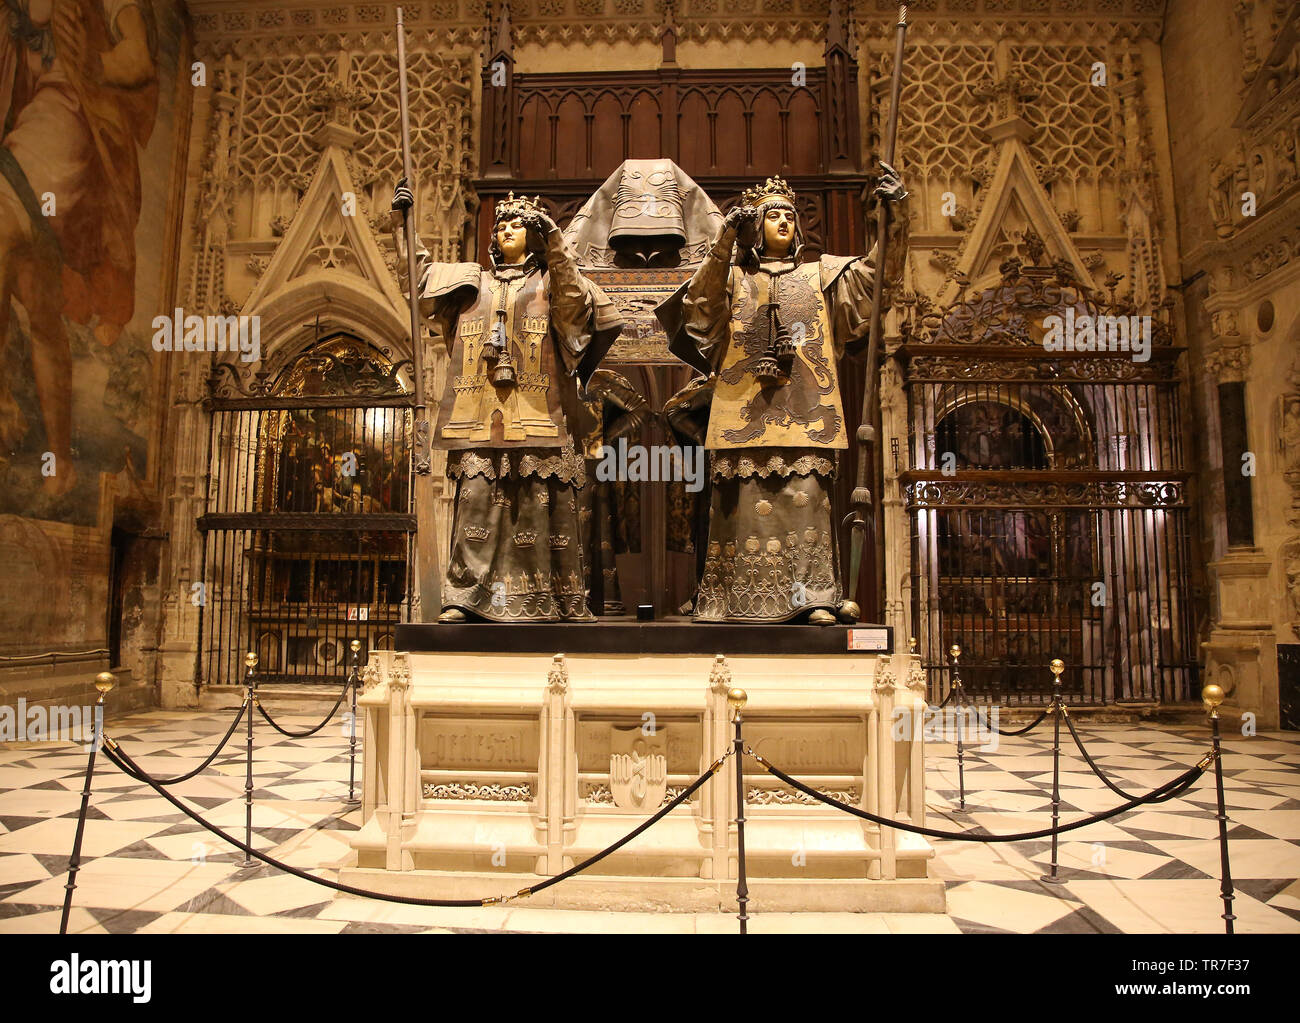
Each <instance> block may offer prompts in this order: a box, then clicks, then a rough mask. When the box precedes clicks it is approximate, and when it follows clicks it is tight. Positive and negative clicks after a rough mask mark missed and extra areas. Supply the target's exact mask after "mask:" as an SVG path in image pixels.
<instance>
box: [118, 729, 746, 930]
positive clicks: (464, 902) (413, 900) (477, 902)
mask: <svg viewBox="0 0 1300 1023" xmlns="http://www.w3.org/2000/svg"><path fill="white" fill-rule="evenodd" d="M102 748H103V750H104V756H105V757H107V758H108V759H109V761H111V762H112V763H113V764H114V765H115V766H116V767H117V768H118V769H119V770H120V771H122V773H123V774H125V775H127V776H128V777H131V778H137V779H138V780H140V781H143V782H144V783H145V784H146V785H148V786H149V787H150V788H152V789H153V790H154V791H155V792H157V793H158V795H160V796H162V797H163V798H164V799H166V800H167V801H168V802H169V803H171V804H172V806H174V807H176V809H178V810H180V811H181V813H183V814H185V816H187V817H189V818H190V820H192V821H194V822H195V823H196V824H198V825H199V826H201V827H203V828H205V829H207V830H208V831H210V832H212V834H214V835H216V836H217V837H218V838H220V839H222V840H223V841H225V842H227V843H229V844H230V845H233V846H234V847H235V848H236V849H238V850H239V851H240V852H242V853H243V854H244V855H245V856H249V857H252V858H254V859H258V860H261V861H262V862H263V863H265V864H266V865H267V866H270V867H274V868H276V869H277V870H283V871H284V872H285V873H286V874H292V875H293V876H294V877H298V878H301V879H302V880H304V881H310V882H312V883H313V884H317V885H320V886H321V887H324V888H330V889H332V890H334V891H336V892H342V893H344V894H345V895H356V896H359V897H361V898H366V899H378V900H380V901H382V902H396V903H400V904H402V905H405V906H434V907H438V908H443V909H457V908H467V907H471V906H493V905H500V904H503V903H506V902H511V901H513V900H515V899H522V898H527V897H528V896H529V895H535V894H536V893H537V892H540V891H542V890H544V889H546V888H549V887H551V885H554V884H558V883H559V882H561V881H563V880H565V879H567V878H570V877H572V876H573V875H574V874H577V873H579V872H580V871H583V870H586V869H587V868H588V867H590V866H593V865H594V864H596V863H599V862H600V861H601V860H603V859H604V858H605V857H606V856H608V855H610V854H611V853H613V852H617V851H618V850H619V849H621V848H622V847H623V846H625V845H627V843H628V842H630V841H632V839H634V838H636V837H637V836H638V835H640V834H641V833H642V832H643V831H645V830H646V829H647V828H649V827H650V826H651V825H653V824H656V823H658V822H659V821H661V820H663V818H664V817H665V816H666V815H667V814H668V813H669V812H671V811H672V810H675V809H676V808H677V807H678V806H680V805H681V804H682V803H684V802H685V801H686V800H687V799H689V798H690V797H691V796H692V795H694V794H695V793H696V792H697V791H698V790H699V788H700V786H702V785H703V784H704V783H705V782H706V781H708V780H709V779H710V778H711V777H713V775H715V774H717V773H718V771H719V770H721V769H722V765H723V764H724V763H726V760H727V757H729V756H731V752H732V751H730V750H729V751H728V752H727V753H725V754H723V755H722V756H720V757H719V758H718V759H717V760H715V761H714V762H713V763H712V764H711V765H710V766H709V769H708V770H707V771H705V772H704V773H703V774H702V775H700V776H699V777H698V778H696V779H695V781H694V782H693V783H691V784H690V785H688V786H687V787H686V789H685V790H683V791H682V792H681V794H679V795H678V796H676V797H675V798H674V799H673V800H672V801H671V802H669V803H668V804H667V805H665V806H664V807H662V808H661V809H660V810H659V812H658V813H656V814H655V815H654V816H653V817H650V818H649V819H648V820H646V821H644V822H643V823H642V824H641V825H639V826H638V827H637V828H635V829H633V830H632V831H630V832H628V833H627V834H626V835H624V836H623V837H622V838H620V839H619V840H618V841H617V842H615V843H614V844H613V845H610V846H607V847H606V848H604V849H602V850H601V851H600V852H598V853H596V854H595V855H593V856H589V857H587V859H585V860H583V861H582V862H581V863H578V864H575V865H574V866H572V867H570V868H569V869H568V870H565V871H563V872H562V873H559V874H556V875H555V876H554V877H549V878H547V879H546V880H544V881H542V882H540V883H539V884H536V885H532V886H531V887H528V888H521V889H520V890H519V891H518V892H516V893H514V894H513V895H494V896H488V897H487V898H482V899H423V898H419V897H416V896H408V895H389V894H387V893H386V892H376V891H371V890H369V889H366V888H356V887H354V886H352V885H348V884H343V883H342V882H339V881H330V880H329V879H328V878H323V877H317V876H316V875H315V874H309V873H307V872H306V871H305V870H302V869H300V868H298V867H294V866H291V865H290V864H288V863H285V862H284V861H283V860H278V859H276V858H275V857H273V856H268V855H266V853H263V852H258V850H256V849H254V848H253V847H252V846H250V845H247V844H245V843H244V842H241V841H239V840H238V839H237V838H235V837H234V836H232V835H230V834H228V833H227V832H225V831H223V830H222V829H221V828H219V827H217V826H216V825H215V824H211V823H209V822H208V821H206V820H204V818H203V817H202V816H201V815H200V814H198V813H197V812H195V811H194V810H191V809H190V808H189V807H188V806H186V805H185V804H184V803H182V802H181V801H180V800H179V799H177V798H176V797H175V796H173V795H172V794H171V793H170V792H168V791H166V790H165V789H164V788H163V787H162V786H161V785H158V784H156V783H155V782H154V781H153V779H151V778H149V777H148V776H147V775H146V774H145V773H144V772H143V771H142V770H141V768H140V766H139V765H138V764H137V763H135V761H134V760H132V759H131V758H130V756H128V755H127V753H126V752H125V751H124V750H123V749H122V748H121V747H120V746H119V745H118V744H117V743H116V742H114V741H113V740H112V739H110V738H108V737H107V736H104V737H103V747H102Z"/></svg>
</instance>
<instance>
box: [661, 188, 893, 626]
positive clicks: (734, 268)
mask: <svg viewBox="0 0 1300 1023" xmlns="http://www.w3.org/2000/svg"><path fill="white" fill-rule="evenodd" d="M876 195H877V196H879V197H880V198H881V199H882V200H884V201H889V202H894V201H897V200H900V199H902V198H903V197H904V196H905V195H906V193H905V192H904V191H903V188H902V185H901V183H900V182H899V180H898V177H897V175H896V174H895V173H894V171H893V170H892V169H891V168H889V167H888V166H886V167H885V169H884V174H883V175H882V177H881V181H880V184H879V185H878V187H877V188H876ZM733 247H734V249H735V260H734V263H733V258H732V256H733V251H732V250H733ZM802 247H803V236H802V232H801V230H800V225H799V217H798V213H797V207H796V199H795V194H794V192H793V190H792V189H791V188H790V186H789V185H788V184H786V182H785V181H783V180H782V179H781V178H768V179H767V181H766V182H764V183H763V184H762V185H759V186H756V187H754V188H750V189H749V190H747V191H746V192H745V193H744V195H743V196H742V199H741V202H740V204H738V205H737V206H736V207H734V208H733V209H732V210H731V211H730V212H729V213H728V214H727V215H726V217H725V219H724V221H723V224H722V228H721V230H720V231H719V232H718V235H717V238H716V239H715V241H714V244H713V246H712V248H711V249H710V250H709V252H708V254H707V255H706V256H705V258H704V261H703V262H702V263H701V264H700V267H699V269H698V270H697V271H696V272H695V275H694V276H693V277H692V278H691V280H690V281H689V282H687V283H686V284H685V285H684V286H683V287H682V288H681V289H680V290H679V291H678V292H677V293H676V294H675V295H674V296H673V297H672V298H671V299H669V300H668V301H666V302H664V303H663V304H662V305H660V306H659V308H658V309H656V311H655V312H656V315H657V316H658V317H659V320H660V322H661V323H662V324H663V326H664V328H665V330H666V331H667V332H668V336H669V349H670V351H672V353H673V354H674V355H676V356H677V357H678V358H680V359H682V360H683V361H684V362H687V363H688V364H690V365H692V366H694V367H695V368H697V369H698V370H700V371H701V372H702V373H705V374H707V375H708V376H709V379H710V381H711V383H712V385H713V394H712V403H711V407H710V409H709V413H708V428H707V433H706V436H705V441H704V444H705V448H706V449H707V450H708V452H709V455H710V480H711V483H712V495H711V499H710V512H709V527H708V542H707V548H706V551H705V557H704V566H703V570H702V572H701V575H700V581H699V590H698V593H697V597H696V607H695V617H696V619H697V620H700V621H714V622H788V621H794V620H797V619H802V618H804V617H805V616H806V619H807V621H809V622H811V623H813V624H818V625H830V624H833V623H834V622H835V620H836V616H837V615H839V616H840V618H841V619H843V620H846V621H852V620H855V619H856V605H853V604H852V602H851V601H846V600H844V594H843V590H842V584H841V582H840V578H839V554H838V543H837V538H836V530H835V524H834V521H833V517H832V514H831V490H832V485H833V483H834V480H835V478H836V472H837V468H838V461H839V454H840V452H841V451H843V450H845V449H847V447H848V438H849V428H848V427H847V426H846V424H845V418H844V405H843V401H842V399H841V390H840V382H839V375H838V370H837V362H838V360H839V359H840V357H841V356H842V355H843V354H844V352H845V351H846V349H847V350H850V351H851V350H854V349H855V348H856V347H858V346H859V345H861V344H863V343H865V341H866V339H867V334H868V330H869V326H870V312H871V285H872V278H873V275H874V273H875V272H876V268H875V266H874V262H873V258H872V256H871V255H868V256H865V257H864V256H825V255H824V256H822V257H820V259H817V260H810V261H808V262H800V252H801V249H802ZM904 251H905V249H904V246H903V245H896V246H894V247H893V248H892V249H891V251H890V257H891V260H890V262H891V268H892V267H893V265H894V260H895V259H898V260H899V265H901V259H902V256H903V253H904Z"/></svg>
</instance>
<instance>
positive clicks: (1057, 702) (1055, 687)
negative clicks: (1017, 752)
mask: <svg viewBox="0 0 1300 1023" xmlns="http://www.w3.org/2000/svg"><path fill="white" fill-rule="evenodd" d="M1063 671H1065V662H1064V661H1063V660H1061V659H1060V658H1059V657H1054V658H1052V675H1053V676H1054V677H1053V679H1052V870H1051V873H1048V874H1044V875H1043V876H1042V877H1040V878H1039V880H1040V881H1045V882H1047V883H1048V884H1065V878H1063V877H1061V876H1059V875H1058V874H1057V872H1056V870H1057V866H1058V864H1057V859H1058V853H1059V851H1060V839H1061V834H1060V832H1059V831H1057V828H1058V827H1059V826H1060V824H1061V717H1062V716H1063V715H1064V714H1065V704H1064V703H1063V702H1062V701H1061V672H1063Z"/></svg>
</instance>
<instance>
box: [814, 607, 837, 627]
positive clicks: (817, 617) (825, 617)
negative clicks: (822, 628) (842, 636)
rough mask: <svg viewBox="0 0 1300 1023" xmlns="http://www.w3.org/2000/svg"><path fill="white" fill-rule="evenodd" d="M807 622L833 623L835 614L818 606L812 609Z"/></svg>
mask: <svg viewBox="0 0 1300 1023" xmlns="http://www.w3.org/2000/svg"><path fill="white" fill-rule="evenodd" d="M808 624H809V625H834V624H835V616H834V615H833V614H831V613H830V612H829V611H825V610H822V609H821V608H818V609H817V610H816V611H814V612H813V613H812V614H810V615H809V616H808Z"/></svg>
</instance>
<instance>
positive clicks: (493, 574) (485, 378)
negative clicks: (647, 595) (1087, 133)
mask: <svg viewBox="0 0 1300 1023" xmlns="http://www.w3.org/2000/svg"><path fill="white" fill-rule="evenodd" d="M417 254H418V255H420V256H421V262H420V266H421V269H420V296H421V308H422V310H423V312H424V314H425V316H426V317H428V318H429V319H430V320H431V321H432V323H431V325H432V328H433V331H434V333H435V334H436V335H437V336H438V337H440V338H441V339H442V341H443V342H444V343H445V344H446V346H447V352H448V355H449V356H450V363H449V365H448V369H447V384H446V388H445V390H444V393H443V396H442V400H441V402H440V403H439V405H438V417H437V424H436V429H435V431H434V435H433V443H434V446H435V447H437V448H440V449H442V450H445V451H446V452H447V476H448V478H449V479H451V480H452V481H454V484H455V510H454V514H453V522H452V536H451V551H450V557H449V558H448V561H447V571H446V577H445V580H444V582H443V594H442V604H443V608H444V609H446V608H459V609H460V610H462V611H466V612H469V613H472V614H475V615H478V616H481V617H483V618H487V619H489V620H491V621H501V622H506V621H556V620H566V621H590V620H592V615H591V612H590V611H589V610H588V609H587V582H586V580H587V573H586V569H585V566H584V562H583V558H584V555H583V550H582V535H581V531H580V527H579V521H578V513H579V506H578V491H579V490H580V489H581V488H582V486H583V484H584V482H585V473H584V471H583V460H582V455H581V453H575V451H574V445H573V437H572V434H571V433H570V428H569V423H570V422H571V421H574V422H576V420H575V419H574V416H575V413H576V409H577V388H576V386H575V384H574V380H573V378H574V377H576V378H577V379H578V381H579V382H581V383H583V384H585V383H586V380H587V378H588V377H589V376H590V375H591V373H592V371H594V369H595V367H596V365H597V364H598V363H599V361H600V359H601V358H602V357H603V356H604V354H605V352H606V351H608V349H609V346H610V345H611V344H612V343H613V341H614V339H615V338H616V337H617V336H618V333H619V331H620V330H621V329H622V326H623V321H622V319H621V318H620V317H619V315H618V313H617V310H616V309H615V307H614V306H613V304H612V303H611V302H610V301H609V299H608V298H607V297H606V296H605V295H604V293H602V292H601V290H600V289H599V288H597V287H596V286H595V285H594V284H592V283H591V282H590V281H588V280H586V279H585V278H584V277H583V276H582V275H581V274H580V273H579V272H578V267H577V264H576V262H575V261H574V258H573V254H572V252H571V251H570V250H569V248H568V247H567V246H566V245H565V243H564V240H563V238H562V236H561V235H560V232H559V231H558V230H554V231H552V232H551V233H550V236H549V237H548V238H547V239H546V250H545V253H544V255H543V254H541V253H534V254H531V255H530V256H529V257H528V259H527V260H526V261H525V263H523V264H521V265H519V266H504V267H498V266H495V265H492V266H488V267H483V266H480V265H479V264H477V263H429V262H428V261H427V255H426V254H424V253H417ZM497 324H500V325H501V326H500V327H497V326H496V325H497ZM494 329H496V330H499V331H500V332H501V333H502V336H503V337H504V339H505V342H506V345H507V346H508V349H509V352H510V357H511V359H512V361H513V362H514V364H515V366H516V368H517V374H516V375H517V384H516V385H515V386H512V387H498V386H494V385H493V384H492V382H491V365H490V363H488V362H487V361H486V360H485V359H484V357H483V350H484V348H485V346H487V344H488V343H489V342H490V341H491V339H492V332H493V330H494Z"/></svg>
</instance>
